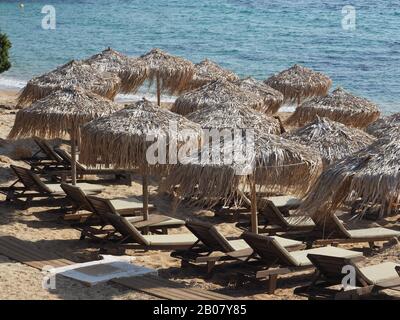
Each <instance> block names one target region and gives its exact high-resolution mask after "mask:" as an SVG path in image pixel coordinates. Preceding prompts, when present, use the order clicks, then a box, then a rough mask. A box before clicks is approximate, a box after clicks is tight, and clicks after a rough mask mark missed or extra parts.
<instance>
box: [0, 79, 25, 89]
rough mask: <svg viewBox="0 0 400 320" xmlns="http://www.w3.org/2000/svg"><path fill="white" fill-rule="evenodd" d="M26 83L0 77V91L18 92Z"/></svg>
mask: <svg viewBox="0 0 400 320" xmlns="http://www.w3.org/2000/svg"><path fill="white" fill-rule="evenodd" d="M25 85H26V81H24V80H19V79H15V78H9V77H4V76H2V77H0V89H15V90H19V89H22V88H23V87H25Z"/></svg>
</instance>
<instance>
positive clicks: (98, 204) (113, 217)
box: [86, 196, 149, 245]
mask: <svg viewBox="0 0 400 320" xmlns="http://www.w3.org/2000/svg"><path fill="white" fill-rule="evenodd" d="M86 198H87V200H88V201H89V202H90V204H91V205H92V207H93V209H94V211H95V213H96V214H98V215H99V216H100V217H101V218H102V219H103V220H105V221H107V222H108V223H109V224H110V225H112V226H113V227H114V228H115V230H117V231H118V232H119V233H120V234H121V235H122V236H124V237H130V238H132V239H133V240H134V241H136V242H137V243H139V244H142V245H149V242H148V241H147V240H146V239H145V237H143V235H142V234H141V233H140V232H139V231H138V230H137V229H136V228H135V227H134V226H133V225H132V224H131V223H130V222H129V221H128V220H127V219H126V218H124V217H122V216H120V215H119V214H118V212H116V211H115V209H114V207H113V206H112V204H111V202H110V200H108V199H103V198H99V197H94V196H87V197H86Z"/></svg>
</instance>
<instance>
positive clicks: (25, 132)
mask: <svg viewBox="0 0 400 320" xmlns="http://www.w3.org/2000/svg"><path fill="white" fill-rule="evenodd" d="M119 109H121V106H120V105H118V104H116V103H114V102H112V101H111V100H109V99H106V98H103V97H101V96H99V95H97V94H95V93H92V92H88V91H85V90H83V89H80V88H69V89H62V90H58V91H55V92H53V93H51V94H50V95H48V96H46V97H45V98H43V99H41V100H38V101H36V102H34V103H33V104H32V105H31V106H30V107H28V108H25V109H21V110H19V111H18V113H17V116H16V118H15V122H14V126H13V128H12V129H11V132H10V134H9V137H10V138H13V139H14V138H23V137H30V136H39V137H42V138H47V139H53V138H62V137H64V136H65V135H66V134H70V136H71V142H72V143H71V153H72V154H71V156H72V160H73V161H72V167H73V168H72V182H73V184H75V183H76V167H75V164H76V163H75V160H76V149H75V147H76V140H77V138H78V137H79V130H80V127H81V125H83V124H85V123H87V122H89V121H91V120H93V119H96V118H99V117H103V116H106V115H109V114H111V113H113V112H115V111H117V110H119Z"/></svg>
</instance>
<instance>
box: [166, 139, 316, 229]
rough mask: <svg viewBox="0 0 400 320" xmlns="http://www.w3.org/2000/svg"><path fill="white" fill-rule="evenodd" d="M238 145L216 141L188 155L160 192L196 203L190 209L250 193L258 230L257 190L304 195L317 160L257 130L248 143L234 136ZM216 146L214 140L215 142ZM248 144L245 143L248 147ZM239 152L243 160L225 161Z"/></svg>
mask: <svg viewBox="0 0 400 320" xmlns="http://www.w3.org/2000/svg"><path fill="white" fill-rule="evenodd" d="M239 138H241V139H240V141H241V142H242V143H241V144H235V143H234V144H232V143H225V142H224V140H223V139H221V140H220V142H221V143H217V145H216V146H214V147H212V148H210V150H203V152H201V153H196V154H193V155H192V157H190V159H188V160H187V161H186V163H184V164H177V165H176V166H174V167H173V168H172V169H171V171H170V174H169V175H168V177H167V178H166V180H165V183H164V188H165V189H167V190H168V189H170V190H174V189H175V187H176V186H178V188H177V189H176V192H177V194H178V195H181V196H184V197H188V198H193V199H196V201H194V202H192V204H195V205H199V204H200V205H203V206H206V207H209V208H211V207H213V206H215V205H216V204H217V203H219V201H220V199H224V200H225V203H231V202H232V201H234V202H236V203H237V202H240V201H241V200H242V199H243V191H244V190H246V189H250V193H251V212H252V231H253V232H257V230H258V228H257V204H256V191H257V188H258V190H259V191H261V190H262V191H270V192H282V193H286V192H290V193H292V194H298V195H304V194H305V193H306V192H307V191H308V189H309V188H310V187H311V186H312V185H313V183H314V182H315V180H316V179H317V178H318V176H319V174H320V171H321V167H322V161H321V158H320V157H319V155H318V154H317V153H316V152H314V151H313V150H311V149H309V148H308V147H305V146H302V145H298V144H296V143H294V142H291V141H289V140H286V139H283V138H282V137H279V136H275V135H267V134H263V133H260V132H256V134H255V135H254V136H253V139H248V137H245V136H243V135H241V136H239ZM217 142H218V141H217ZM249 143H250V145H249ZM236 152H239V154H242V155H243V158H240V157H238V158H236V159H235V158H234V159H233V161H231V160H232V158H226V156H228V157H229V156H230V155H232V153H233V154H235V153H236Z"/></svg>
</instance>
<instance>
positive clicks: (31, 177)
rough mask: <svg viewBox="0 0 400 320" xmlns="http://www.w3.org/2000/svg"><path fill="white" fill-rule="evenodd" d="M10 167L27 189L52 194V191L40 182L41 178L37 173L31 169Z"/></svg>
mask: <svg viewBox="0 0 400 320" xmlns="http://www.w3.org/2000/svg"><path fill="white" fill-rule="evenodd" d="M10 167H11V169H12V170H13V171H14V173H15V175H16V176H17V177H18V179H19V181H20V182H21V183H22V184H23V185H24V186H25V188H26V189H28V190H34V191H38V192H45V193H51V190H50V189H49V188H48V187H47V186H46V185H45V184H44V183H43V182H42V181H41V180H40V178H39V177H38V176H37V175H36V174H35V173H33V172H32V171H30V170H29V169H26V168H22V167H18V166H14V165H11V166H10Z"/></svg>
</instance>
